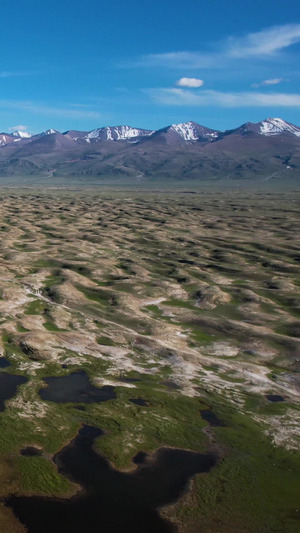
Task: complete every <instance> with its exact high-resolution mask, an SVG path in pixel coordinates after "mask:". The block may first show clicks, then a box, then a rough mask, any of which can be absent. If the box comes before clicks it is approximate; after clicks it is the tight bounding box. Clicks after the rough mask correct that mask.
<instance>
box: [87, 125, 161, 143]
mask: <svg viewBox="0 0 300 533" xmlns="http://www.w3.org/2000/svg"><path fill="white" fill-rule="evenodd" d="M152 133H153V131H147V130H140V129H138V128H131V127H130V126H114V127H110V126H106V127H104V128H97V129H96V130H93V131H90V132H89V133H88V134H87V135H86V137H85V140H86V142H89V140H90V139H101V140H107V141H125V140H127V139H133V138H134V137H144V136H149V135H152Z"/></svg>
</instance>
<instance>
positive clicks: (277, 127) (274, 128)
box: [259, 118, 300, 137]
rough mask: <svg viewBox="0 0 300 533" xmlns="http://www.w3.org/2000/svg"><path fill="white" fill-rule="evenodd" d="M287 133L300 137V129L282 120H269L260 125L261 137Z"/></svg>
mask: <svg viewBox="0 0 300 533" xmlns="http://www.w3.org/2000/svg"><path fill="white" fill-rule="evenodd" d="M285 131H287V132H288V133H292V134H293V135H296V136H297V137H300V129H299V128H297V127H296V126H294V125H293V124H289V123H288V122H285V121H284V120H282V119H281V118H267V119H266V120H263V121H262V122H261V123H260V131H259V133H260V134H261V135H267V136H270V135H278V134H279V133H282V132H285Z"/></svg>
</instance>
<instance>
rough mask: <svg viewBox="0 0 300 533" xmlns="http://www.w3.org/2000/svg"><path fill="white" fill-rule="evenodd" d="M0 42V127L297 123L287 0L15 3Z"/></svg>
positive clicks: (299, 43) (299, 85) (297, 86)
mask: <svg viewBox="0 0 300 533" xmlns="http://www.w3.org/2000/svg"><path fill="white" fill-rule="evenodd" d="M0 34H1V57H0V131H12V130H13V129H16V127H20V129H25V128H26V130H27V131H30V132H33V133H37V132H39V131H42V130H44V129H47V128H50V127H51V128H55V129H58V130H60V131H64V130H66V129H80V130H91V129H93V128H96V127H101V126H107V125H119V124H129V125H132V126H135V127H145V128H149V129H157V128H160V127H163V126H165V125H168V124H170V123H176V122H184V121H187V120H194V121H195V122H199V123H200V124H203V125H206V126H209V127H213V128H218V129H230V128H233V127H237V126H239V125H240V124H242V123H243V122H246V121H252V122H257V121H259V120H262V119H263V118H266V117H268V116H275V117H281V118H283V119H285V120H287V121H290V122H292V123H294V124H296V125H300V2H299V1H298V0H297V1H296V0H285V1H284V0H272V2H270V1H268V0H265V1H264V2H263V1H261V0H259V1H258V0H251V2H243V1H242V0H227V2H225V1H224V0H214V1H213V2H208V1H203V0H189V2H183V1H181V0H160V1H156V0H152V1H149V0H127V1H125V0H115V1H114V2H112V3H108V2H104V1H102V0H89V2H83V1H82V0H80V1H78V0H59V1H58V0H51V1H49V0H43V1H41V0H14V2H6V3H5V7H3V6H2V9H1V19H0Z"/></svg>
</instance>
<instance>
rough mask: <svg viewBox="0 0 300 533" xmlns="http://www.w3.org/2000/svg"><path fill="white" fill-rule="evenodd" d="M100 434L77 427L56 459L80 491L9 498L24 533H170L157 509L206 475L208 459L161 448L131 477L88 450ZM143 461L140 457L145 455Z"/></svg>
mask: <svg viewBox="0 0 300 533" xmlns="http://www.w3.org/2000/svg"><path fill="white" fill-rule="evenodd" d="M101 435H103V432H102V431H101V430H100V429H97V428H95V427H91V426H83V427H82V428H81V429H80V431H79V433H78V435H77V436H76V437H75V439H74V440H73V441H72V442H71V443H70V444H69V445H68V446H67V447H65V448H63V449H62V450H61V451H60V452H59V453H58V454H57V455H55V456H54V462H55V463H56V465H57V467H58V471H59V472H60V473H61V474H62V475H64V476H66V477H68V478H69V479H71V480H72V481H74V482H76V483H79V484H80V485H81V486H83V487H84V489H85V490H84V492H81V494H80V495H78V496H76V497H73V498H71V499H69V500H63V499H58V498H57V499H53V498H47V497H44V498H43V497H38V496H33V497H18V496H11V497H10V498H8V499H7V500H6V504H7V505H8V506H9V507H11V508H12V509H13V511H14V513H15V515H16V516H17V517H18V518H19V520H20V521H21V522H22V523H23V524H25V526H26V527H27V528H28V532H29V533H53V532H55V533H79V532H80V533H82V532H83V531H87V532H89V533H94V532H95V533H96V532H97V533H98V532H99V533H100V532H101V533H121V532H122V533H125V532H126V533H129V532H130V533H171V532H174V531H176V528H175V527H174V526H173V525H172V524H171V523H170V522H167V521H166V520H164V519H163V518H161V517H160V515H159V514H158V511H157V509H158V508H159V507H161V506H163V505H167V504H169V503H171V502H174V501H175V500H177V498H178V497H179V496H180V495H182V493H183V491H184V489H185V488H186V486H187V482H188V480H189V478H190V477H192V476H193V475H195V474H196V473H201V472H208V471H209V470H210V469H211V468H212V467H213V466H214V465H215V463H216V460H217V459H216V457H215V456H214V455H212V454H201V453H194V452H189V451H185V450H175V449H167V448H163V449H161V450H159V451H158V452H157V453H156V454H155V455H154V457H151V460H150V461H149V460H148V461H147V462H146V463H144V462H143V460H142V459H143V458H141V461H140V463H139V466H138V467H137V468H136V470H135V471H133V472H119V471H117V470H114V469H113V468H112V467H111V466H110V464H109V462H108V461H107V460H106V459H104V458H103V457H101V456H100V455H99V454H97V453H96V452H95V451H94V449H93V444H94V440H95V439H96V438H97V437H100V436H101ZM145 455H146V454H145Z"/></svg>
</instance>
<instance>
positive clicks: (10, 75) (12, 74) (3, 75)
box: [0, 70, 40, 78]
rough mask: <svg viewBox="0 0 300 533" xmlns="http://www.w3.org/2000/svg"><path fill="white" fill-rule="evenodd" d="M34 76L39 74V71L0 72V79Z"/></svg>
mask: <svg viewBox="0 0 300 533" xmlns="http://www.w3.org/2000/svg"><path fill="white" fill-rule="evenodd" d="M34 74H40V72H39V71H34V70H28V71H22V70H2V71H0V78H14V77H17V76H33V75H34Z"/></svg>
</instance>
